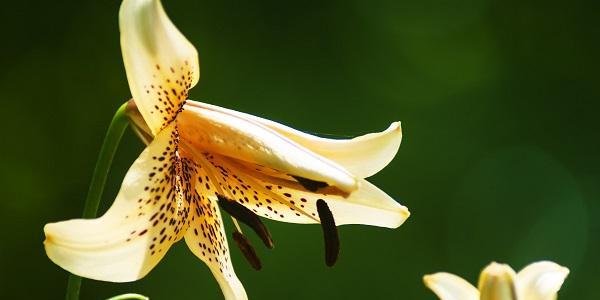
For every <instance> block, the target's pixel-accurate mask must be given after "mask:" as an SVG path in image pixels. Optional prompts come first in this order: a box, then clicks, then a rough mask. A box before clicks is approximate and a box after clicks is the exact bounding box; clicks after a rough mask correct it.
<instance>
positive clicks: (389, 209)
mask: <svg viewBox="0 0 600 300" xmlns="http://www.w3.org/2000/svg"><path fill="white" fill-rule="evenodd" d="M199 156H203V157H200V158H199V159H197V161H202V160H203V161H204V163H202V162H201V164H202V165H204V166H207V167H205V168H204V169H209V168H212V173H213V174H216V175H213V176H212V177H213V178H215V179H213V181H214V180H216V181H217V182H219V186H220V188H221V189H222V191H223V193H224V194H225V196H227V197H229V198H230V199H233V200H235V201H237V202H239V203H240V204H242V205H244V206H246V207H247V208H248V209H250V210H251V211H253V212H254V213H256V214H257V215H259V216H263V217H266V218H269V219H272V220H276V221H281V222H289V223H319V222H320V221H319V214H318V212H317V201H318V200H319V199H323V200H324V201H325V202H327V204H328V206H329V209H330V210H331V211H332V213H333V217H334V219H335V223H336V224H337V225H344V224H364V225H372V226H380V227H387V228H396V227H398V226H400V225H401V224H402V223H403V222H404V221H405V220H406V219H407V218H408V216H409V215H410V213H409V212H408V209H407V208H406V207H404V206H402V205H400V204H399V203H398V202H396V201H394V200H393V199H392V198H390V197H389V196H388V195H387V194H385V193H384V192H383V191H381V190H380V189H378V188H377V187H375V186H374V185H372V184H371V183H369V182H367V181H366V180H364V179H361V181H360V187H359V189H358V190H356V191H354V192H352V193H351V194H350V195H349V196H348V195H346V194H345V193H343V192H342V191H340V190H337V189H336V188H334V187H326V188H324V189H322V190H318V191H316V192H312V191H309V190H307V189H306V188H305V187H304V186H302V185H301V184H300V183H298V182H297V181H294V180H291V177H290V179H284V178H283V177H284V176H286V175H285V174H279V176H271V175H269V174H273V173H275V172H276V171H275V170H269V172H268V174H265V172H266V171H265V169H266V168H265V167H260V166H256V165H255V166H253V167H250V166H249V165H248V164H246V163H243V162H240V161H236V160H234V159H231V158H227V157H223V156H219V155H213V154H209V153H206V154H201V155H199ZM288 177H289V176H288Z"/></svg>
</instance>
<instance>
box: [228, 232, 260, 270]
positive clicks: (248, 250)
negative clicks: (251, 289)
mask: <svg viewBox="0 0 600 300" xmlns="http://www.w3.org/2000/svg"><path fill="white" fill-rule="evenodd" d="M233 240H234V241H235V243H236V244H237V246H238V248H240V251H242V254H244V257H245V258H246V260H247V261H248V263H250V265H251V266H252V268H254V269H255V270H257V271H258V270H260V269H262V264H261V263H260V259H259V258H258V255H256V251H255V250H254V247H252V245H251V244H250V241H249V240H248V238H246V236H245V235H243V234H242V233H241V232H239V231H237V230H236V231H234V232H233Z"/></svg>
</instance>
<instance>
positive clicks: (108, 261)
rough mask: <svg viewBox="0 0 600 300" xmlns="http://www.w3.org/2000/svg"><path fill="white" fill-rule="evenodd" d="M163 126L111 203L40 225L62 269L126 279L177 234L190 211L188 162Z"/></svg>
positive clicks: (148, 265) (142, 271) (147, 266)
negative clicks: (88, 214) (91, 215)
mask: <svg viewBox="0 0 600 300" xmlns="http://www.w3.org/2000/svg"><path fill="white" fill-rule="evenodd" d="M175 141H176V132H175V130H174V128H173V127H172V126H171V127H168V128H167V130H164V131H162V132H161V133H160V134H159V135H158V136H157V137H156V138H155V139H154V141H153V142H152V143H151V144H150V145H149V146H148V147H147V148H146V149H145V150H144V151H143V152H142V154H141V155H140V156H139V157H138V159H137V160H136V161H135V162H134V164H133V165H132V166H131V168H130V169H129V171H128V172H127V175H126V176H125V179H124V180H123V184H122V186H121V189H120V191H119V194H118V195H117V198H116V199H115V202H114V203H113V205H112V206H111V208H110V209H109V210H108V211H107V212H106V213H105V214H104V215H103V216H102V217H100V218H97V219H87V220H85V219H75V220H69V221H64V222H58V223H51V224H47V225H46V226H45V227H44V232H45V234H46V240H45V241H44V245H45V248H46V254H47V255H48V257H49V258H50V259H51V260H52V261H53V262H54V263H56V264H57V265H59V266H60V267H62V268H63V269H65V270H67V271H69V272H71V273H73V274H77V275H80V276H83V277H87V278H92V279H96V280H104V281H113V282H126V281H133V280H136V279H139V278H141V277H144V276H145V275H146V274H147V273H148V272H149V271H150V270H151V269H152V268H153V267H154V266H155V265H156V264H157V263H158V262H159V261H160V259H161V258H162V257H163V256H164V255H165V253H166V252H167V250H168V249H169V247H170V246H171V244H173V243H174V242H176V241H178V240H179V239H181V237H182V236H183V233H184V232H185V230H186V228H187V226H188V221H187V215H188V213H189V202H188V200H187V199H188V189H186V186H185V185H183V184H181V182H180V178H182V177H185V176H187V174H186V170H188V169H189V168H188V167H187V164H188V162H185V161H184V160H182V159H180V158H179V157H178V153H177V150H176V146H174V144H176V143H175Z"/></svg>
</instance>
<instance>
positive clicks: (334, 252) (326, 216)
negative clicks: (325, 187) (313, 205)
mask: <svg viewBox="0 0 600 300" xmlns="http://www.w3.org/2000/svg"><path fill="white" fill-rule="evenodd" d="M317 212H318V213H319V219H321V228H322V229H323V239H324V241H325V264H326V265H327V266H329V267H333V265H335V262H336V261H337V258H338V255H339V253H340V238H339V236H338V231H337V227H336V226H335V220H334V219H333V214H332V213H331V210H330V209H329V206H327V202H325V201H324V200H323V199H319V200H317Z"/></svg>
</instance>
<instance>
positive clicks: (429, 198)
mask: <svg viewBox="0 0 600 300" xmlns="http://www.w3.org/2000/svg"><path fill="white" fill-rule="evenodd" d="M119 4H120V3H119V2H118V1H99V0H95V1H91V0H81V1H39V0H36V1H31V0H22V1H10V2H7V3H3V7H2V9H1V11H0V22H1V23H0V25H2V26H1V27H2V31H3V34H2V41H3V42H2V44H3V46H2V47H1V49H0V53H1V54H2V55H1V58H0V59H1V66H2V68H1V71H0V76H2V78H1V80H0V90H1V91H2V92H1V94H0V99H1V101H2V102H1V103H2V118H1V122H2V126H3V127H2V128H4V133H5V135H4V137H3V139H4V142H3V144H4V146H3V147H2V148H1V150H0V151H1V153H0V154H1V157H2V161H1V164H2V167H1V168H0V178H1V181H0V182H1V183H2V191H3V196H2V201H1V202H0V208H1V209H0V222H2V223H1V225H2V228H3V230H1V231H0V293H1V295H2V296H1V298H3V299H10V298H13V299H61V298H63V293H64V288H65V283H66V279H67V273H66V272H65V271H63V270H62V269H60V268H59V267H58V266H56V265H54V264H53V263H52V262H51V261H50V260H49V259H47V257H46V256H45V253H44V249H43V246H42V240H43V232H42V228H43V226H44V224H45V223H47V222H53V221H58V220H64V219H68V218H75V217H78V216H79V215H80V214H81V211H82V208H83V199H84V198H85V195H86V191H87V186H88V183H89V180H90V176H91V173H92V169H93V166H94V163H95V159H96V156H97V154H98V151H99V148H100V145H101V142H102V138H103V136H104V133H105V130H106V128H107V126H108V123H109V121H110V118H111V116H112V114H113V112H114V111H115V109H116V108H117V107H118V105H119V104H120V103H122V102H123V101H125V100H127V99H129V95H130V93H129V91H128V86H127V82H126V78H125V72H124V69H123V65H122V60H121V53H120V48H119V35H118V23H117V13H118V8H119ZM164 5H165V7H166V10H167V12H168V13H169V15H170V16H171V18H172V19H173V21H174V22H175V24H176V25H177V26H178V27H179V28H180V29H181V31H182V32H184V33H185V35H186V36H187V37H188V38H189V39H190V40H191V41H192V43H194V44H195V45H196V47H197V48H198V51H199V53H200V60H201V70H202V78H201V80H200V83H199V84H198V86H197V87H196V88H194V89H193V91H192V93H191V98H192V99H195V100H200V101H205V102H210V103H213V104H217V105H221V106H225V107H229V108H233V109H237V110H241V111H245V112H249V113H252V114H256V115H259V116H263V117H267V118H270V119H273V120H276V121H280V122H282V123H285V124H288V125H291V126H293V127H296V128H298V129H302V130H305V131H307V132H311V133H317V134H323V135H325V136H328V137H340V138H341V137H350V136H355V135H358V134H363V133H366V132H369V131H378V130H382V129H384V128H386V127H387V126H388V125H389V123H391V122H392V121H396V120H400V121H402V124H403V132H404V140H403V144H402V146H401V149H400V152H399V153H398V155H397V157H396V159H395V160H394V161H393V162H392V163H391V164H390V165H389V166H388V167H387V168H386V169H384V170H383V171H382V172H381V173H380V174H377V175H376V176H374V177H372V178H371V181H372V182H374V183H375V184H377V185H378V186H379V187H381V188H382V189H383V190H385V191H386V192H387V193H389V194H390V195H392V196H393V197H394V198H396V199H397V200H398V201H399V202H401V203H402V204H404V205H406V206H408V207H409V209H410V210H411V212H412V216H411V218H410V219H409V220H408V221H407V222H406V223H405V224H404V225H403V226H402V227H400V228H398V229H396V230H388V229H381V228H374V227H366V226H346V227H341V228H340V235H341V243H342V252H341V255H340V259H339V261H338V264H337V265H336V267H335V268H332V269H330V268H327V267H326V266H325V265H324V263H323V245H322V236H321V230H320V227H319V226H314V225H313V226H302V225H294V224H283V223H275V222H271V221H267V223H268V226H269V227H270V229H271V231H272V233H273V236H274V239H275V242H276V248H275V249H274V250H272V251H267V250H265V249H264V247H261V246H260V243H259V242H258V241H257V240H256V239H254V241H255V242H254V244H255V245H256V246H257V250H258V252H259V255H260V257H261V258H262V260H263V266H264V268H263V270H262V271H260V272H256V271H254V270H252V269H251V268H250V267H249V265H248V264H247V263H246V262H245V261H244V260H243V258H242V257H241V255H240V253H239V251H238V250H237V249H234V250H233V251H232V252H233V260H234V264H235V267H236V271H237V273H238V275H239V277H240V279H241V280H242V282H243V283H244V285H245V287H246V290H247V292H248V294H249V296H250V298H251V299H436V297H435V296H434V295H433V294H432V293H431V292H430V291H428V290H427V289H426V288H425V287H424V285H423V284H422V280H421V276H422V275H424V274H427V273H432V272H436V271H448V272H452V273H455V274H459V275H461V276H463V277H465V278H466V279H468V280H469V281H471V282H473V283H476V281H477V277H478V274H479V272H480V270H481V269H482V268H483V267H484V266H485V265H487V264H488V263H489V262H491V261H500V262H505V263H509V264H511V265H512V266H513V267H514V268H515V269H517V270H518V269H520V268H522V267H523V266H525V265H526V264H528V263H530V262H532V261H536V260H541V259H550V260H554V261H556V262H558V263H560V264H562V265H565V266H567V267H569V268H570V269H571V274H570V276H569V277H568V279H567V281H566V282H565V285H564V286H563V289H562V291H561V294H560V297H559V299H563V300H564V299H571V300H574V299H600V290H599V289H598V287H597V284H598V282H599V281H598V280H599V278H600V277H599V275H598V270H600V258H598V255H597V254H598V253H599V250H600V220H599V219H598V217H597V216H598V215H599V214H600V202H599V201H598V200H599V197H600V186H599V185H598V183H599V180H600V159H598V155H599V154H600V149H599V145H600V143H599V141H598V136H599V135H598V130H599V129H600V126H599V124H598V121H599V118H598V109H599V104H598V100H599V98H600V84H599V83H600V82H599V79H600V76H599V75H600V74H599V72H600V71H599V69H600V59H599V57H598V53H600V40H599V37H600V22H599V19H598V11H599V10H598V8H599V7H598V4H597V2H595V1H591V0H590V1H585V0H574V1H538V0H525V1H517V0H507V1H489V0H473V1H469V0H459V1H449V0H446V1H435V0H425V1H417V0H407V1H295V0H291V1H202V0H194V1H192V0H178V1H167V0H165V1H164ZM142 148H143V146H142V144H141V143H140V142H139V141H138V140H137V139H136V137H135V136H134V135H133V134H132V133H131V132H128V133H127V134H126V136H125V138H124V141H123V143H122V146H121V147H120V149H119V152H118V154H117V157H116V160H115V163H114V167H113V169H112V172H111V175H110V178H109V182H108V186H107V189H106V191H105V197H104V201H103V204H102V210H103V211H104V210H105V209H106V208H107V207H108V206H109V205H110V203H111V202H112V200H113V199H114V196H115V194H116V192H117V189H118V187H119V185H120V182H121V180H122V178H123V176H124V173H125V172H126V170H127V168H128V167H129V165H130V164H131V162H132V161H133V160H134V159H135V158H136V157H137V155H138V154H139V153H140V152H141V150H142ZM227 225H231V224H227ZM229 228H231V226H229ZM252 238H254V236H252ZM125 292H140V293H143V294H146V295H149V296H151V298H152V299H222V295H221V292H220V290H219V288H218V286H217V283H216V281H215V280H214V279H213V277H212V275H211V274H210V272H209V271H208V268H206V267H205V266H204V265H203V264H202V263H201V262H200V261H199V260H197V259H196V258H195V257H194V256H193V255H191V253H190V252H189V251H188V250H187V248H186V247H185V244H184V243H179V244H177V245H176V246H175V247H173V248H172V250H171V251H170V252H169V254H168V255H167V256H166V257H165V259H164V260H163V261H162V262H161V263H160V264H159V265H158V267H157V268H156V269H155V270H154V271H152V272H151V273H150V275H148V276H147V277H146V278H144V279H143V280H140V281H138V282H134V283H127V284H112V283H104V282H94V281H90V280H86V281H85V282H84V286H83V290H82V298H83V299H104V298H106V297H109V296H112V295H116V294H119V293H125Z"/></svg>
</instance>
